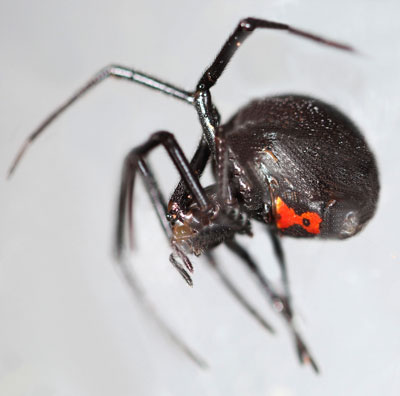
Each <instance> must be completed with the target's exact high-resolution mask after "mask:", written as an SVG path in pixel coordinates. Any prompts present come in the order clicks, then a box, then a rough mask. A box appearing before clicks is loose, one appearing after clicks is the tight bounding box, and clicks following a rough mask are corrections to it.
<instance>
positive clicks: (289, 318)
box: [9, 18, 379, 371]
mask: <svg viewBox="0 0 400 396" xmlns="http://www.w3.org/2000/svg"><path fill="white" fill-rule="evenodd" d="M258 28H268V29H278V30H286V31H288V32H289V33H292V34H294V35H297V36H301V37H304V38H307V39H310V40H313V41H316V42H319V43H322V44H325V45H328V46H332V47H335V48H339V49H343V50H347V51H353V50H352V48H351V47H349V46H346V45H343V44H339V43H337V42H334V41H330V40H326V39H324V38H322V37H320V36H316V35H313V34H310V33H307V32H304V31H302V30H298V29H295V28H292V27H290V26H288V25H285V24H281V23H276V22H270V21H266V20H261V19H256V18H247V19H244V20H242V21H240V22H239V24H238V26H237V27H236V29H235V31H234V32H233V34H232V35H231V36H230V37H229V38H228V40H227V41H226V43H225V44H224V46H223V47H222V49H221V50H220V52H219V54H218V55H217V57H216V59H215V60H214V62H213V63H212V64H211V66H210V67H209V68H208V69H207V70H206V71H205V73H204V74H203V76H202V77H201V78H200V80H199V82H198V84H197V86H196V89H195V91H193V92H187V91H184V90H182V89H179V88H177V87H175V86H173V85H170V84H167V83H165V82H162V81H160V80H158V79H156V78H154V77H151V76H148V75H146V74H143V73H140V72H138V71H136V70H133V69H130V68H126V67H123V66H116V65H111V66H107V67H105V68H104V69H102V70H101V71H100V72H98V73H97V74H96V75H95V76H94V77H93V78H92V79H91V80H90V81H89V82H88V83H87V84H86V85H85V86H83V87H82V88H81V89H80V90H79V91H78V92H77V93H76V94H75V95H73V96H72V97H71V98H70V99H68V100H67V101H66V102H65V103H64V104H62V105H61V106H60V107H59V108H57V109H56V110H55V111H54V112H53V113H51V114H50V115H49V116H48V117H47V118H46V119H45V120H44V121H43V123H42V124H41V125H39V127H38V128H37V129H36V130H35V131H34V132H33V133H32V134H31V135H30V136H29V137H28V139H27V140H26V141H25V143H24V145H23V146H22V148H21V150H20V151H19V153H18V155H17V157H16V158H15V160H14V162H13V164H12V166H11V168H10V171H9V175H11V173H12V172H13V171H14V169H15V167H16V166H17V164H18V162H19V160H20V159H21V157H22V156H23V154H24V153H25V150H26V149H27V147H28V146H29V145H30V144H31V143H32V141H34V140H35V139H36V138H37V137H38V136H39V135H40V134H41V132H42V131H43V130H44V129H45V128H46V127H47V126H48V125H49V124H50V123H51V122H52V121H53V120H54V119H55V118H57V117H58V116H59V115H60V114H61V113H62V112H63V111H64V110H65V109H67V108H68V107H69V106H70V105H71V104H73V103H74V102H75V101H76V100H77V99H79V98H80V97H81V96H83V95H84V94H85V93H86V92H87V91H89V90H90V89H91V88H93V87H94V86H96V85H97V84H99V83H100V82H101V81H103V80H105V79H106V78H107V77H110V76H112V77H118V78H122V79H125V80H128V81H133V82H137V83H139V84H142V85H145V86H148V87H150V88H153V89H155V90H157V91H161V92H163V93H165V94H168V95H171V96H173V97H175V98H177V99H180V100H182V101H184V102H186V103H189V104H191V105H194V107H195V109H196V111H197V113H198V116H199V118H200V123H201V126H202V129H203V134H202V138H201V141H200V144H199V145H198V148H197V150H196V152H195V155H194V157H193V159H192V160H191V162H190V163H189V162H188V160H187V159H186V157H185V155H184V154H183V152H182V150H181V148H180V146H179V144H178V143H177V141H176V140H175V138H174V136H173V135H172V134H171V133H169V132H166V131H159V132H156V133H154V134H153V135H151V136H150V138H149V139H148V140H147V141H146V142H145V143H144V144H142V145H140V146H138V147H136V148H134V149H133V150H132V151H131V152H130V153H129V154H128V155H127V157H126V159H125V162H124V166H123V173H122V182H121V190H120V196H119V208H118V221H117V230H116V253H117V256H118V258H119V259H120V262H123V260H122V253H123V251H124V241H125V232H126V229H128V232H129V236H130V241H131V242H132V234H133V227H132V203H133V188H134V181H135V175H136V172H139V173H140V175H141V176H142V178H143V180H144V183H145V187H146V190H147V193H148V194H149V196H150V199H151V202H152V204H153V206H154V209H155V211H156V213H157V215H158V219H159V221H160V223H161V225H162V228H163V230H164V232H165V234H166V236H167V238H168V240H169V242H170V244H171V247H172V253H171V255H170V261H171V263H172V264H173V265H174V267H175V268H176V269H177V270H178V271H179V273H180V274H181V275H182V276H183V278H184V279H185V281H186V282H187V283H188V284H189V285H192V279H191V276H190V274H189V273H191V272H192V271H193V266H192V264H191V262H190V260H189V258H188V257H187V256H188V254H194V255H196V256H199V255H200V254H204V255H205V257H206V258H207V260H208V261H209V263H210V264H211V265H212V266H213V267H214V268H215V269H216V270H217V272H218V274H219V275H220V277H221V279H222V281H223V282H224V284H225V285H226V286H227V288H228V289H229V290H230V291H231V292H232V294H233V295H234V296H235V297H236V298H237V299H238V301H239V302H240V303H241V304H242V305H244V307H245V308H246V309H247V310H248V311H249V312H250V313H251V314H252V315H253V316H254V317H255V319H257V320H258V321H259V322H260V323H261V324H262V325H263V326H264V327H265V328H266V329H267V330H269V331H272V328H271V327H270V325H269V324H268V323H267V322H266V321H265V320H264V319H263V318H262V316H261V315H260V314H259V313H258V312H257V311H256V310H255V309H254V308H253V307H252V306H251V305H250V303H249V302H248V301H247V300H246V299H245V297H244V296H243V295H242V294H241V293H240V292H239V290H238V289H237V288H236V287H235V286H234V284H233V283H231V281H230V280H229V278H228V277H227V276H226V274H225V273H224V272H223V271H222V270H221V268H219V267H218V266H217V264H216V262H215V260H214V257H213V254H212V248H214V247H216V246H217V245H220V244H222V243H224V244H225V245H226V246H227V247H228V248H229V249H230V250H231V251H232V252H234V253H235V254H236V255H237V256H239V258H241V259H242V261H243V262H244V263H245V264H246V266H247V267H248V268H249V269H250V271H251V272H252V273H253V274H254V275H255V277H256V278H257V279H258V281H259V283H260V285H261V287H262V289H263V290H264V292H265V293H266V295H267V296H268V298H269V300H270V301H271V302H272V304H273V306H274V307H275V308H276V310H277V311H278V312H280V314H281V315H282V317H283V318H284V319H285V321H286V322H287V324H288V326H289V329H290V330H291V333H292V335H293V337H294V340H295V344H296V348H297V353H298V356H299V358H300V361H301V362H308V363H310V364H311V365H312V367H313V368H314V370H315V371H318V367H317V365H316V363H315V361H314V359H313V358H312V357H311V354H310V353H309V352H308V349H307V347H306V346H305V344H304V342H303V341H302V339H301V337H300V335H299V333H298V331H297V330H296V328H295V325H294V323H293V311H292V307H291V299H290V293H289V286H288V276H287V271H286V265H285V259H284V254H283V250H282V247H281V244H280V240H279V235H289V236H294V237H314V236H320V237H323V238H347V237H350V236H352V235H354V234H356V233H357V232H358V231H360V230H361V228H362V227H363V226H364V225H365V224H366V223H367V221H368V220H369V219H370V218H371V217H372V216H373V214H374V211H375V208H376V203H377V199H378V193H379V181H378V172H377V168H376V164H375V159H374V157H373V154H372V153H371V151H370V149H369V147H368V145H367V143H366V142H365V140H364V138H363V136H362V135H361V133H360V132H359V130H358V129H357V128H356V126H355V125H354V124H353V123H352V122H351V121H350V120H349V119H348V118H347V117H346V116H345V115H344V114H342V113H340V112H339V111H338V110H337V109H335V108H334V107H332V106H330V105H328V104H326V103H323V102H321V101H319V100H317V99H313V98H309V97H304V96H296V95H284V96H275V97H266V98H263V99H259V100H255V101H253V102H251V103H250V104H248V105H247V106H245V107H243V108H242V109H240V110H239V111H238V112H237V113H236V114H235V115H234V116H233V117H232V118H231V119H230V120H229V121H228V122H227V123H225V124H223V125H221V124H220V116H219V113H218V111H217V108H216V107H215V105H214V104H213V102H212V99H211V94H210V89H211V88H212V87H213V86H214V85H215V84H216V82H217V81H218V79H219V78H220V76H221V74H222V73H223V71H224V69H225V67H226V66H227V64H228V62H229V61H230V59H231V58H232V56H233V55H234V53H235V52H236V50H237V49H238V48H239V47H240V46H241V45H242V44H243V42H244V40H245V39H246V38H247V37H248V36H249V35H250V34H251V33H252V32H253V31H254V30H255V29H258ZM159 145H162V146H164V148H165V149H166V150H167V152H168V154H169V156H170V158H171V159H172V161H173V163H174V165H175V166H176V168H177V169H178V171H179V174H180V176H181V181H180V182H179V184H178V186H177V187H176V189H175V191H174V193H173V194H172V197H171V199H170V201H169V203H168V205H167V204H166V202H165V200H164V198H163V196H162V194H161V191H160V190H159V188H158V185H157V182H156V181H155V178H154V176H153V173H152V172H151V170H150V168H149V166H148V164H147V163H146V160H145V158H146V156H147V154H148V153H149V152H150V151H152V150H153V149H154V148H156V147H157V146H159ZM210 158H211V165H212V169H213V173H214V176H215V180H216V182H215V184H214V185H211V186H209V187H207V188H203V187H202V185H201V184H200V180H199V179H200V176H201V174H202V172H203V170H204V169H205V167H206V164H207V162H208V160H209V159H210ZM250 220H257V221H259V222H261V223H263V224H265V225H266V228H267V230H268V232H269V235H270V237H271V240H272V244H273V247H274V251H275V255H276V257H277V259H278V263H279V266H280V270H281V275H282V280H283V285H284V293H283V294H282V295H281V294H279V293H277V292H276V291H275V288H274V287H273V286H272V285H271V283H270V281H269V280H268V279H267V278H266V277H265V275H264V274H263V273H262V272H261V271H260V269H259V267H258V265H257V264H256V263H255V261H254V260H253V259H252V257H251V256H250V255H249V253H248V252H247V251H246V250H245V249H244V248H243V247H242V246H241V245H240V244H239V243H238V242H237V241H236V240H235V235H236V234H247V235H250V236H251V235H252V234H251V223H250ZM121 268H122V270H123V273H124V275H125V276H126V278H127V280H128V282H129V283H130V285H131V287H132V289H133V290H134V291H135V292H136V293H140V289H139V288H138V285H137V284H136V281H135V280H134V279H133V277H132V276H131V273H130V272H129V271H128V269H127V267H126V266H124V265H121ZM140 295H141V294H140ZM143 302H145V303H147V302H146V301H145V300H143ZM150 310H152V308H151V307H150ZM152 311H153V313H154V314H155V319H156V320H157V321H158V323H159V324H160V325H161V326H162V327H163V328H164V329H165V330H166V331H167V332H168V333H169V335H170V336H171V337H172V339H173V340H174V341H175V342H176V343H177V344H178V345H179V346H180V347H181V348H182V349H183V350H184V351H185V352H186V353H187V354H188V355H189V356H191V357H192V358H193V359H194V360H195V361H197V362H198V363H199V364H200V365H202V364H204V363H203V361H202V360H201V359H200V358H199V357H197V356H196V355H195V354H194V353H193V352H192V351H191V350H190V349H189V348H188V347H187V346H186V345H185V344H184V343H183V342H182V340H181V339H180V338H179V337H177V336H176V335H175V334H174V333H173V332H172V331H171V330H170V328H169V327H168V326H166V324H165V323H164V322H163V321H162V320H161V318H160V317H159V316H158V315H156V313H155V311H154V310H152Z"/></svg>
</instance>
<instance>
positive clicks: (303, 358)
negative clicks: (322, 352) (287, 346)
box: [295, 334, 319, 373]
mask: <svg viewBox="0 0 400 396" xmlns="http://www.w3.org/2000/svg"><path fill="white" fill-rule="evenodd" d="M295 340H296V348H297V355H298V357H299V360H300V363H302V364H310V365H311V367H312V368H313V369H314V371H315V372H316V373H319V368H318V366H317V363H316V362H315V360H314V358H313V357H312V355H311V354H310V352H309V351H308V349H307V347H306V345H305V344H304V342H303V340H302V339H301V338H300V336H299V335H298V334H295Z"/></svg>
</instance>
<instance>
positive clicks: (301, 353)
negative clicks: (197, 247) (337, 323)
mask: <svg viewBox="0 0 400 396" xmlns="http://www.w3.org/2000/svg"><path fill="white" fill-rule="evenodd" d="M225 243H226V245H227V246H228V248H229V249H231V250H232V252H234V253H235V254H237V255H238V256H239V257H240V258H241V259H242V260H243V261H244V262H245V264H246V265H247V267H248V268H249V269H250V271H251V272H252V273H253V274H254V275H255V276H256V278H257V279H258V280H259V282H260V283H261V286H262V288H263V290H264V291H265V292H266V294H267V296H268V298H269V299H270V301H271V302H272V304H273V306H274V307H275V309H276V310H277V311H278V312H280V313H281V315H282V316H283V317H284V319H285V320H286V322H287V324H288V326H289V329H290V331H291V333H292V335H293V338H294V340H295V344H296V349H297V354H298V357H299V360H300V362H301V363H309V364H311V366H312V367H313V369H314V370H315V372H317V373H318V372H319V369H318V366H317V364H316V363H315V361H314V359H313V357H312V356H311V354H310V353H309V351H308V349H307V347H306V345H305V343H304V341H303V340H302V338H301V336H300V334H299V333H298V331H297V329H296V327H295V325H294V323H293V314H292V311H291V310H290V307H289V305H288V304H287V301H286V299H284V298H282V297H281V296H279V295H278V294H277V293H276V292H275V290H274V289H273V287H272V285H271V284H270V282H269V280H268V279H267V278H266V277H265V276H264V274H263V273H262V272H261V270H260V269H259V267H258V266H257V264H256V263H255V261H254V260H253V259H252V257H251V256H250V255H249V253H248V252H247V251H246V250H245V249H244V248H243V247H242V246H241V245H239V244H238V243H237V242H236V241H234V240H232V241H228V242H225Z"/></svg>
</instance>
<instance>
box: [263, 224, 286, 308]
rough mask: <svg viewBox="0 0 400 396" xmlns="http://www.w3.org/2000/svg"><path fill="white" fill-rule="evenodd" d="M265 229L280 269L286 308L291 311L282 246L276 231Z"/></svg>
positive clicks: (269, 228) (270, 228)
mask: <svg viewBox="0 0 400 396" xmlns="http://www.w3.org/2000/svg"><path fill="white" fill-rule="evenodd" d="M267 229H268V234H269V236H270V238H271V242H272V247H273V249H274V254H275V257H276V258H277V260H278V264H279V269H280V272H281V277H282V283H283V288H284V292H285V298H286V301H287V304H288V306H289V307H290V310H291V311H292V308H291V293H290V287H289V276H288V271H287V265H286V260H285V254H284V252H283V248H282V244H281V241H280V238H279V236H278V234H277V232H276V230H275V229H274V228H272V227H271V226H270V225H268V226H267Z"/></svg>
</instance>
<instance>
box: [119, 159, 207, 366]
mask: <svg viewBox="0 0 400 396" xmlns="http://www.w3.org/2000/svg"><path fill="white" fill-rule="evenodd" d="M128 158H129V156H128ZM128 158H127V160H126V161H125V166H124V170H123V175H122V183H121V191H120V198H119V199H120V201H119V210H118V223H117V235H116V253H117V256H118V260H117V265H118V268H119V270H120V272H121V274H122V276H123V277H124V279H125V281H126V282H127V284H128V286H129V288H130V290H131V292H132V294H133V295H134V296H135V298H137V299H138V300H139V302H140V303H141V305H142V306H143V307H144V309H145V311H146V313H148V314H149V315H150V316H151V318H152V319H153V320H154V321H155V323H156V324H157V325H158V326H159V327H160V328H161V329H162V331H163V332H164V333H165V334H167V335H168V337H169V338H170V339H171V341H172V342H173V343H174V344H175V345H176V346H177V347H178V348H179V349H180V350H181V351H183V352H184V353H185V354H186V355H187V356H188V357H189V358H190V359H192V360H193V361H194V362H195V363H196V364H197V365H199V366H200V367H203V368H206V367H207V364H206V363H205V361H204V360H203V359H202V358H201V357H199V356H198V355H197V354H196V353H195V352H193V351H192V349H191V348H190V347H189V346H188V345H187V344H186V343H185V342H184V341H183V340H182V339H181V337H180V336H178V335H177V334H176V333H175V332H174V330H173V329H171V328H170V327H169V325H168V324H167V323H166V322H165V321H164V320H163V318H162V316H160V314H159V313H158V311H157V310H156V309H155V308H154V306H153V305H152V304H151V303H150V302H149V300H148V299H147V298H146V295H145V293H144V292H143V290H142V288H141V287H140V285H139V284H138V282H137V281H136V279H135V277H134V275H133V273H132V270H131V269H130V267H129V265H128V263H127V262H126V260H125V257H124V256H122V248H123V240H124V229H125V221H126V218H127V217H128V222H129V234H130V239H131V244H132V239H133V227H132V204H133V189H134V181H135V171H133V172H132V169H131V166H128V167H127V164H129V163H130V162H131V161H128ZM137 170H139V172H140V174H141V176H142V179H143V181H144V184H145V187H146V191H147V193H148V194H149V197H150V200H151V202H152V204H153V207H154V209H155V211H156V213H157V216H158V219H159V221H160V223H161V226H162V228H163V230H164V233H165V235H166V237H167V238H168V240H170V239H171V229H170V226H169V223H168V221H167V220H166V203H165V199H164V197H163V195H162V193H161V191H160V189H159V187H158V184H157V182H156V180H155V178H154V175H153V172H152V171H151V170H150V168H149V167H148V165H147V164H146V162H145V160H144V159H142V158H139V159H138V160H137ZM171 258H173V255H172V254H171V256H170V261H171V262H172V259H171ZM175 262H176V264H177V265H176V266H175V267H176V268H177V269H178V271H179V272H180V273H181V275H182V276H183V277H184V278H185V275H187V272H186V271H185V270H184V269H183V268H182V265H181V264H180V263H179V262H177V261H176V260H175ZM187 276H188V277H189V279H190V276H189V275H187ZM185 279H186V278H185ZM188 283H189V282H188Z"/></svg>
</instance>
